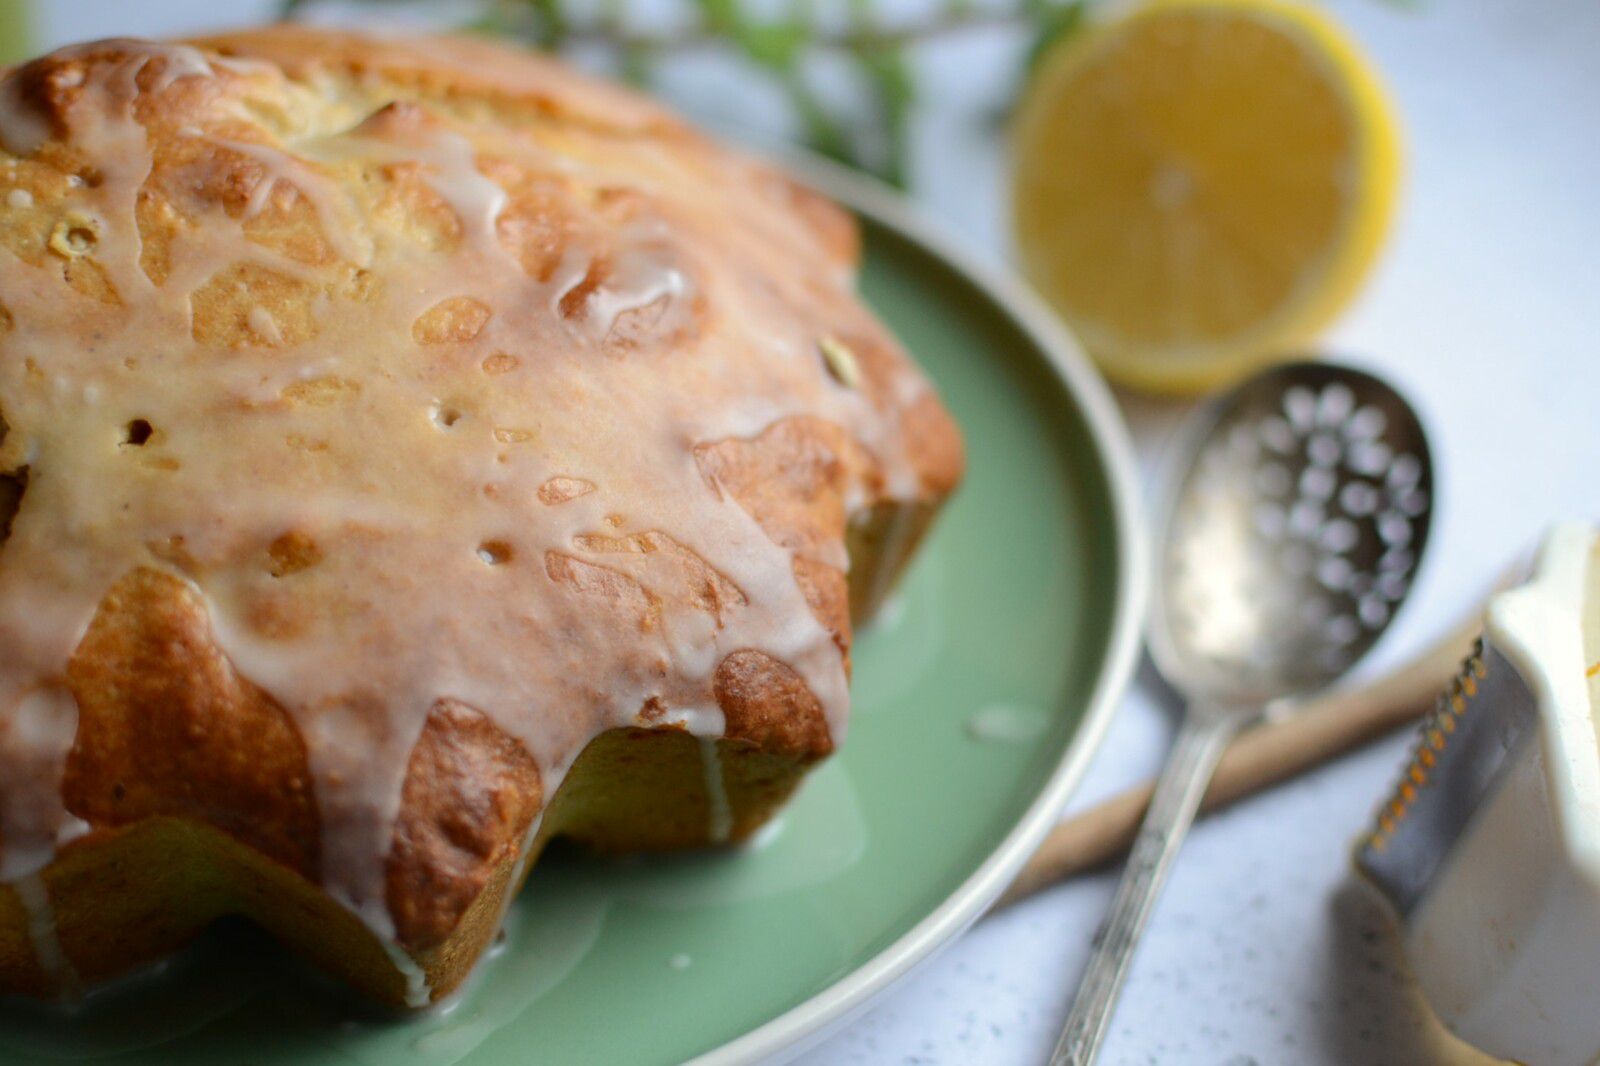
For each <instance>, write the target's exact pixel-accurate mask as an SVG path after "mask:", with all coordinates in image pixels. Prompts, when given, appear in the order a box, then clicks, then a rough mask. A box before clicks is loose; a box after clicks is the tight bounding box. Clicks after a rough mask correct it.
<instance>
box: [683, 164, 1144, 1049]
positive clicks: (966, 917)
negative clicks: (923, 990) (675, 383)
mask: <svg viewBox="0 0 1600 1066" xmlns="http://www.w3.org/2000/svg"><path fill="white" fill-rule="evenodd" d="M780 165H781V166H782V167H783V169H784V170H786V171H787V172H788V173H789V174H790V175H792V176H794V177H795V178H797V179H799V180H800V181H801V182H802V183H804V184H806V185H808V186H810V187H811V188H813V189H815V190H817V191H818V192H820V193H822V194H823V195H825V196H827V197H829V198H830V199H832V200H835V201H837V202H838V203H840V204H842V205H843V206H845V207H847V208H849V209H850V210H852V211H854V212H856V213H858V214H860V215H863V216H865V217H867V218H870V219H871V220H872V221H874V222H875V223H877V224H879V225H882V226H884V227H885V228H887V229H889V230H892V231H894V232H895V233H896V234H897V235H899V236H900V237H902V238H904V239H906V240H908V241H910V242H911V243H912V244H915V245H918V246H919V247H921V248H922V249H923V250H925V251H927V252H929V253H931V254H932V255H933V256H935V257H936V258H938V259H939V260H941V261H942V262H943V263H944V264H945V265H946V266H948V267H950V268H951V269H952V270H954V271H955V272H956V273H957V274H959V275H960V276H962V277H963V278H964V279H965V280H966V281H968V282H969V283H970V284H972V285H974V286H976V287H977V288H978V289H981V290H982V291H983V292H984V293H985V294H986V295H987V296H989V298H990V299H992V300H994V302H995V303H996V304H997V305H998V306H999V308H1000V309H1001V310H1002V311H1004V312H1005V313H1006V314H1007V315H1008V316H1010V317H1011V318H1012V319H1013V321H1014V322H1015V323H1016V324H1017V325H1018V326H1019V327H1020V328H1021V329H1022V331H1023V332H1024V333H1025V334H1027V335H1028V337H1029V339H1030V340H1032V341H1033V342H1034V344H1035V345H1036V346H1037V347H1038V348H1039V349H1040V350H1041V351H1042V352H1044V354H1045V356H1046V357H1047V359H1048V361H1049V366H1050V369H1051V370H1052V371H1054V373H1055V375H1056V377H1057V379H1058V380H1059V381H1060V383H1061V384H1062V386H1063V387H1064V388H1065V389H1066V390H1067V392H1068V393H1069V394H1070V395H1071V396H1072V397H1073V399H1074V400H1075V401H1076V402H1077V403H1078V405H1079V408H1080V409H1081V411H1082V413H1083V417H1084V421H1085V423H1086V424H1087V426H1088V430H1089V435H1090V437H1091V438H1092V439H1093V440H1094V443H1095V445H1096V447H1097V448H1098V449H1099V452H1100V457H1101V460H1102V472H1103V474H1104V476H1105V478H1106V484H1107V492H1108V495H1109V496H1110V498H1111V506H1112V515H1111V520H1112V526H1113V529H1114V530H1115V531H1116V534H1115V535H1116V545H1115V551H1116V557H1117V587H1116V589H1115V592H1114V594H1113V597H1112V599H1113V612H1114V615H1113V618H1112V621H1111V632H1110V638H1109V640H1108V641H1107V644H1106V654H1105V658H1104V660H1103V662H1102V664H1101V669H1100V676H1099V678H1098V680H1097V681H1096V683H1095V686H1094V689H1093V691H1092V692H1091V693H1090V696H1089V700H1088V705H1087V707H1086V709H1085V711H1084V715H1083V721H1082V724H1081V725H1080V726H1079V728H1078V732H1077V733H1076V735H1074V737H1073V738H1072V740H1071V741H1070V742H1069V743H1068V744H1067V750H1066V751H1065V752H1064V753H1063V754H1062V757H1061V761H1060V762H1059V763H1058V764H1057V765H1056V768H1055V769H1054V770H1053V771H1052V772H1051V774H1050V777H1049V779H1048V780H1047V781H1046V782H1045V785H1044V787H1043V788H1041V789H1040V791H1039V794H1038V795H1037V796H1035V797H1034V800H1033V802H1032V803H1031V804H1029V806H1028V809H1027V810H1026V811H1025V812H1024V813H1023V815H1022V817H1021V818H1020V819H1018V821H1017V824H1016V825H1015V826H1014V827H1012V829H1011V832H1010V833H1008V834H1007V835H1006V836H1005V838H1004V839H1003V840H1002V841H1001V842H1000V844H999V845H998V846H996V848H995V849H994V850H993V851H992V852H990V853H989V857H988V858H987V859H985V860H984V861H983V862H982V863H981V864H980V865H979V867H978V868H977V870H975V871H974V872H973V873H972V875H971V876H969V877H968V878H967V880H966V881H964V882H962V884H961V885H960V887H958V888H957V889H956V890H955V891H954V892H952V893H951V894H950V895H949V896H948V897H946V898H945V900H944V901H943V902H942V903H940V904H939V905H938V906H937V907H935V908H934V909H933V910H932V911H930V912H929V913H928V915H927V916H926V917H924V918H923V919H922V920H921V921H919V922H918V923H917V924H916V925H915V926H913V927H912V928H911V929H909V930H908V931H907V932H905V933H904V934H902V935H901V936H900V937H899V939H897V940H895V941H894V942H893V943H892V944H890V945H889V946H888V947H886V948H884V949H883V950H882V951H880V952H878V954H876V955H874V956H873V957H872V958H870V959H868V960H867V961H866V962H864V963H862V964H861V965H860V966H858V967H856V968H855V969H854V970H852V971H850V972H849V973H848V974H845V975H844V976H843V977H841V978H839V979H838V980H837V981H835V982H834V983H833V984H831V985H829V986H828V987H827V988H825V989H823V990H822V991H821V992H818V993H817V994H816V995H814V996H812V997H811V998H810V999H807V1000H806V1001H805V1002H803V1003H800V1004H798V1005H797V1006H794V1007H791V1008H790V1009H789V1010H787V1011H785V1012H784V1013H783V1014H780V1015H779V1016H778V1017H776V1018H773V1019H771V1020H770V1021H767V1022H763V1023H762V1024H761V1025H759V1026H757V1027H756V1028H754V1029H752V1030H750V1031H749V1032H747V1033H745V1034H744V1035H742V1036H739V1037H736V1038H734V1039H733V1040H730V1041H729V1042H727V1043H725V1044H723V1045H721V1046H720V1047H717V1048H715V1049H713V1050H711V1051H708V1052H706V1053H704V1054H703V1055H700V1056H698V1057H696V1058H695V1059H694V1060H692V1061H693V1063H694V1064H695V1066H739V1064H744V1063H753V1062H773V1061H783V1060H786V1059H789V1058H793V1057H794V1056H796V1055H798V1054H800V1053H801V1052H802V1051H804V1050H805V1049H806V1048H807V1047H810V1046H812V1045H813V1044H815V1043H817V1042H819V1041H820V1040H822V1039H823V1038H824V1037H825V1036H827V1035H828V1034H829V1033H831V1032H833V1031H835V1030H836V1029H837V1028H839V1027H840V1026H842V1025H844V1023H846V1022H848V1021H849V1020H850V1019H852V1018H854V1017H856V1016H857V1015H859V1014H860V1013H862V1012H863V1011H865V1010H866V1009H867V1007H868V1006H869V1005H871V1003H872V1001H873V1000H875V999H876V998H877V997H878V996H880V995H882V994H883V993H884V991H886V990H887V989H888V988H889V987H890V986H891V985H893V984H894V983H895V982H896V981H898V980H899V979H900V978H902V977H904V976H905V975H906V974H908V973H909V972H910V971H911V970H912V969H914V968H915V967H916V966H918V965H919V964H921V963H923V962H926V961H927V960H928V959H929V958H931V957H932V956H933V954H934V953H935V952H936V951H937V950H938V949H940V948H942V947H944V946H946V945H947V944H949V943H950V942H951V941H953V940H954V939H955V938H956V937H957V936H958V935H960V934H961V933H962V932H964V931H965V930H966V929H967V928H968V927H969V926H971V925H972V923H974V922H975V921H977V920H978V918H980V917H981V916H982V915H983V913H984V912H985V911H986V910H988V908H989V906H990V904H992V903H993V902H994V901H995V900H996V899H997V898H999V896H1000V893H1001V892H1003V891H1004V890H1005V888H1006V886H1007V885H1009V884H1010V883H1011V881H1012V879H1013V878H1014V877H1015V876H1016V874H1017V871H1019V870H1020V869H1021V868H1022V865H1023V863H1025V862H1026V861H1027V859H1028V856H1029V855H1031V854H1033V851H1034V849H1035V848H1037V847H1038V846H1039V844H1040V842H1041V841H1043V839H1044V837H1045V835H1046V834H1047V833H1048V832H1049V831H1050V829H1051V827H1052V826H1054V825H1055V823H1056V821H1057V820H1058V819H1059V818H1060V816H1061V812H1062V811H1063V810H1064V809H1065V807H1066V802H1067V799H1068V798H1069V797H1070V796H1071V795H1072V793H1073V791H1074V790H1075V789H1076V788H1077V787H1078V785H1079V783H1080V782H1081V781H1082V779H1083V775H1084V773H1085V772H1086V771H1087V770H1088V766H1089V762H1090V760H1091V759H1092V758H1093V757H1094V754H1095V752H1096V751H1097V750H1098V749H1099V747H1100V742H1101V740H1102V739H1104V736H1105V732H1106V728H1107V726H1108V725H1109V724H1110V721H1111V716H1112V713H1113V712H1114V711H1115V709H1116V705H1117V703H1118V702H1119V701H1120V700H1121V698H1122V694H1123V693H1124V692H1125V691H1126V689H1127V686H1128V682H1129V681H1130V679H1131V678H1132V676H1133V668H1134V666H1135V664H1136V663H1137V661H1138V655H1139V648H1140V640H1141V634H1142V623H1143V619H1144V615H1145V605H1146V602H1147V598H1148V595H1149V582H1150V576H1149V570H1150V559H1149V552H1148V550H1147V548H1146V533H1145V529H1144V525H1143V519H1142V514H1141V507H1140V504H1139V487H1138V486H1139V482H1138V478H1137V475H1136V470H1137V467H1136V465H1135V463H1134V453H1133V445H1132V442H1131V440H1130V438H1129V436H1128V430H1127V426H1126V424H1125V423H1124V421H1123V419H1122V414H1121V411H1120V410H1119V409H1118V407H1117V405H1116V402H1115V400H1114V399H1113V397H1112V394H1111V390H1110V388H1109V387H1108V386H1107V385H1106V383H1105V381H1104V380H1103V379H1102V378H1101V377H1100V375H1099V373H1098V372H1097V371H1096V370H1095V369H1094V367H1093V366H1092V365H1091V364H1090V362H1089V359H1088V357H1087V356H1086V355H1085V354H1084V352H1083V349H1082V348H1081V347H1079V345H1078V343H1077V341H1076V340H1074V339H1073V337H1072V336H1071V334H1069V333H1068V332H1067V330H1066V327H1065V326H1064V325H1063V324H1062V323H1061V321H1060V320H1059V319H1058V318H1057V317H1056V315H1055V314H1054V312H1052V311H1050V310H1049V308H1048V307H1046V306H1045V304H1044V302H1043V301H1042V300H1041V299H1040V298H1039V297H1038V296H1037V295H1035V294H1034V292H1033V291H1032V289H1031V288H1029V286H1028V285H1027V284H1026V283H1025V282H1024V281H1022V279H1021V278H1020V277H1018V276H1017V275H1015V274H1013V273H1012V272H1011V271H1009V270H1006V269H1002V268H997V267H994V266H990V265H988V264H986V263H984V262H981V261H980V260H978V259H977V258H975V257H973V256H972V255H970V254H968V253H967V252H965V251H963V250H962V249H961V248H960V247H959V245H958V244H957V243H956V242H955V241H954V240H953V239H952V238H950V237H948V236H946V235H944V234H942V233H940V232H939V231H938V230H937V228H936V227H934V226H933V225H931V224H930V223H928V222H927V221H925V220H924V219H922V218H921V217H919V216H918V214H917V213H916V211H915V210H914V208H912V207H911V205H910V204H909V203H907V202H906V200H905V199H904V198H902V197H901V196H900V195H899V194H897V193H896V192H894V191H893V190H891V189H890V188H889V187H887V186H885V185H883V184H882V183H880V182H878V181H876V180H875V179H872V178H868V177H866V176H864V175H862V174H859V173H857V172H855V171H852V170H848V169H846V168H845V167H843V166H841V165H839V164H837V163H832V162H829V161H827V160H824V159H820V158H817V157H808V156H803V155H800V154H798V153H796V154H792V155H791V154H788V153H785V154H784V155H783V157H782V160H781V164H780Z"/></svg>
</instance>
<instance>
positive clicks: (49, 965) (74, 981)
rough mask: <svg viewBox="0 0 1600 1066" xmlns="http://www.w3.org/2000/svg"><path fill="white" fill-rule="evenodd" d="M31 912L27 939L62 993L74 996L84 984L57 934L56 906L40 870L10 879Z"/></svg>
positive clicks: (27, 910) (27, 909) (22, 901)
mask: <svg viewBox="0 0 1600 1066" xmlns="http://www.w3.org/2000/svg"><path fill="white" fill-rule="evenodd" d="M11 887H12V889H14V890H15V891H16V893H17V899H18V900H19V901H21V903H22V909H23V911H25V912H26V913H27V915H28V940H29V941H30V942H31V943H32V945H33V955H34V958H35V959H36V960H37V961H38V963H39V968H40V969H41V970H43V971H44V972H45V973H46V974H47V975H49V977H50V979H51V981H52V982H53V983H54V984H55V986H56V987H57V988H59V989H61V990H62V995H63V996H64V997H67V998H71V997H73V996H75V995H77V993H78V991H79V990H80V988H81V987H82V983H81V982H80V981H79V979H78V974H77V971H76V970H74V969H73V968H72V963H71V961H70V960H68V958H67V956H66V953H65V952H63V951H62V950H61V938H60V937H59V936H58V935H57V934H56V915H55V909H54V908H53V907H51V905H50V890H49V889H48V888H47V887H45V883H44V879H43V878H42V877H40V876H39V875H38V874H36V873H35V874H28V875H26V876H24V877H19V878H17V879H16V880H15V881H13V882H12V883H11Z"/></svg>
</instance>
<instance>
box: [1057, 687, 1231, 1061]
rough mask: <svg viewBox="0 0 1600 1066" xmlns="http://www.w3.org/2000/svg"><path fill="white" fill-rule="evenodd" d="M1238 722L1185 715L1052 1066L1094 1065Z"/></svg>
mask: <svg viewBox="0 0 1600 1066" xmlns="http://www.w3.org/2000/svg"><path fill="white" fill-rule="evenodd" d="M1240 724H1241V719H1240V716H1238V715H1231V714H1216V713H1196V712H1195V711H1191V712H1190V713H1188V714H1186V715H1184V719H1183V725H1182V726H1181V727H1180V728H1179V730H1178V739H1177V742H1176V743H1175V744H1173V747H1172V752H1171V754H1170V755H1168V756H1167V763H1166V765H1165V766H1164V767H1162V770H1161V777H1160V778H1159V779H1158V780H1157V781H1156V790H1155V795H1154V796H1152V797H1151V799H1150V809H1149V811H1148V812H1147V813H1146V814H1145V816H1144V822H1143V823H1142V824H1141V825H1140V826H1139V835H1138V837H1137V838H1135V840H1134V842H1133V850H1132V852H1131V853H1130V854H1129V856H1128V865H1127V868H1126V869H1124V870H1123V872H1122V883H1121V884H1119V885H1118V886H1117V894H1116V896H1115V898H1113V899H1112V901H1111V911H1110V913H1109V914H1107V915H1106V920H1105V924H1104V925H1102V926H1101V927H1100V932H1099V933H1098V934H1096V936H1095V945H1094V954H1093V956H1091V957H1090V959H1089V966H1088V969H1086V970H1085V971H1084V974H1083V981H1082V983H1081V984H1079V986H1078V995H1077V998H1076V999H1074V1000H1073V1002H1072V1011H1071V1013H1070V1014H1068V1015H1067V1023H1066V1026H1065V1028H1064V1029H1063V1030H1062V1033H1061V1041H1060V1043H1058V1044H1056V1050H1055V1053H1054V1054H1053V1055H1051V1056H1050V1066H1089V1064H1090V1063H1092V1062H1093V1061H1094V1057H1095V1054H1096V1053H1097V1052H1098V1051H1099V1049H1100V1042H1101V1040H1103V1039H1104V1038H1105V1032H1106V1027H1107V1026H1108V1025H1109V1024H1110V1022H1111V1013H1112V1010H1113V1008H1114V1007H1115V1006H1116V1002H1117V995H1118V994H1119V993H1120V992H1121V990H1122V982H1123V979H1124V978H1125V977H1127V974H1128V964H1129V963H1130V962H1131V961H1132V959H1133V946H1134V944H1135V943H1136V942H1137V941H1138V939H1139V934H1140V933H1142V932H1143V931H1144V926H1145V922H1146V921H1147V920H1148V919H1149V917H1150V910H1151V907H1152V906H1153V905H1154V903H1155V900H1156V894H1157V893H1158V892H1160V891H1161V886H1162V884H1163V883H1164V882H1165V881H1166V879H1167V872H1168V871H1169V870H1170V869H1171V868H1172V860H1173V858H1174V857H1176V856H1177V854H1178V848H1179V846H1180V845H1181V844H1182V843H1183V838H1184V836H1185V834H1187V833H1188V832H1189V826H1190V825H1191V824H1193V822H1194V816H1195V811H1196V810H1197V809H1198V808H1199V806H1200V798H1201V797H1202V796H1203V795H1205V791H1206V784H1207V783H1208V782H1209V781H1210V780H1211V774H1212V771H1214V770H1215V769H1216V768H1217V760H1218V759H1220V758H1221V757H1222V751H1223V749H1224V748H1226V747H1227V745H1228V740H1229V739H1230V738H1231V737H1232V736H1233V734H1234V733H1235V732H1236V731H1237V730H1238V728H1239V726H1240Z"/></svg>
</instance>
